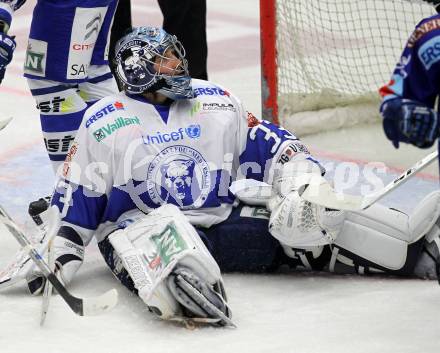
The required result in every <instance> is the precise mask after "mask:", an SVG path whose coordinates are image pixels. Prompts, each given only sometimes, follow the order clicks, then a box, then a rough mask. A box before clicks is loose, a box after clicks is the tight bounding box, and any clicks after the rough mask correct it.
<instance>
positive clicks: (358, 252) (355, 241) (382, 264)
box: [333, 191, 440, 274]
mask: <svg viewBox="0 0 440 353" xmlns="http://www.w3.org/2000/svg"><path fill="white" fill-rule="evenodd" d="M439 216H440V192H439V191H435V192H432V193H431V194H429V195H428V196H426V197H425V198H424V199H423V200H422V201H421V202H420V203H419V204H418V205H417V207H416V208H415V209H414V211H413V212H412V213H411V214H410V215H407V214H405V213H403V212H401V211H398V210H394V209H389V208H386V207H384V206H381V205H379V204H374V205H372V206H371V207H370V208H368V209H367V210H364V211H360V212H347V215H346V220H345V223H344V226H343V228H342V230H341V232H340V234H339V235H338V237H337V239H336V240H335V243H334V245H335V248H339V249H340V254H343V256H341V255H337V256H338V257H339V258H338V260H340V261H341V262H343V263H347V264H348V263H349V262H350V257H359V258H362V259H364V260H366V261H368V262H370V263H371V264H372V265H373V266H374V265H376V267H377V268H381V269H385V270H390V271H401V270H403V271H404V272H405V273H404V274H412V273H413V270H414V266H415V263H416V261H417V258H418V256H419V254H420V251H421V249H420V248H421V245H422V244H423V242H424V240H423V239H422V238H423V237H424V236H425V235H427V234H428V233H430V231H431V229H432V228H433V227H435V222H436V221H437V219H438V218H439ZM347 258H348V259H347ZM333 263H335V262H334V261H333ZM402 274H403V273H402Z"/></svg>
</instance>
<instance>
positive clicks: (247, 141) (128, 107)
mask: <svg viewBox="0 0 440 353" xmlns="http://www.w3.org/2000/svg"><path fill="white" fill-rule="evenodd" d="M192 87H193V91H194V96H195V98H193V99H185V100H177V101H173V102H172V104H171V105H163V106H161V105H152V104H150V103H149V102H148V101H146V100H145V99H144V98H143V97H142V96H141V95H126V94H125V93H119V94H116V95H113V96H109V97H106V98H104V99H102V100H100V101H99V102H97V103H96V104H95V105H93V106H92V107H91V108H89V109H88V110H87V112H86V113H85V116H84V119H83V122H82V126H81V127H80V129H79V131H78V135H77V137H76V139H75V141H74V143H73V145H72V147H71V149H70V151H69V153H68V156H67V159H66V161H65V163H64V165H63V167H62V172H61V173H60V174H62V176H61V178H60V180H59V182H58V184H57V188H56V192H55V194H54V197H53V199H52V203H53V204H55V205H57V206H58V208H59V209H60V210H61V214H62V217H63V222H64V225H68V226H71V227H73V228H74V229H75V230H76V231H77V232H78V233H80V234H81V235H82V237H83V240H84V242H85V243H87V242H88V241H89V240H90V239H91V237H92V235H93V234H94V233H95V234H96V236H97V238H98V241H100V240H102V239H103V238H104V237H105V235H107V234H109V233H110V232H111V231H113V230H114V229H116V228H118V227H124V222H125V221H124V219H126V218H127V217H125V215H127V214H130V211H132V210H136V211H137V210H141V211H142V212H144V213H148V212H150V211H151V210H153V209H155V208H157V207H159V206H161V205H162V204H165V203H171V204H174V205H176V206H178V207H179V208H180V209H181V210H182V211H183V212H184V213H185V215H186V216H187V217H188V218H189V220H190V221H191V223H192V224H193V225H199V226H203V227H209V226H211V225H213V224H216V223H219V222H221V221H223V220H225V219H226V218H227V217H228V216H229V214H230V213H231V210H232V207H233V205H234V202H235V198H234V196H233V195H232V194H231V193H230V191H229V186H230V184H231V182H232V181H233V180H236V179H237V178H240V179H242V178H252V179H255V180H259V181H265V182H268V183H270V181H271V172H272V171H273V168H274V166H275V165H276V164H277V163H285V162H287V161H289V160H292V159H295V158H298V159H311V160H313V158H312V157H311V156H310V154H309V152H308V150H307V148H306V147H305V146H304V145H303V144H302V143H301V142H300V141H298V139H297V138H296V137H295V136H294V135H292V134H291V133H290V132H288V131H287V130H285V129H283V128H280V127H277V126H276V125H274V124H272V123H270V122H268V121H260V120H258V119H257V118H256V117H255V116H254V115H252V114H251V113H248V112H246V111H245V110H244V108H243V106H242V104H241V103H240V101H239V100H238V99H237V98H236V97H234V96H233V95H232V94H230V93H229V92H228V91H226V90H225V89H223V88H221V87H220V86H218V85H215V84H213V83H210V82H207V81H202V80H192ZM313 161H314V160H313ZM137 212H138V211H137Z"/></svg>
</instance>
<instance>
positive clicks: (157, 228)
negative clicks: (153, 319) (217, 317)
mask: <svg viewBox="0 0 440 353" xmlns="http://www.w3.org/2000/svg"><path fill="white" fill-rule="evenodd" d="M109 241H110V243H111V245H112V246H113V248H114V250H115V252H116V254H117V256H118V257H119V259H120V260H121V262H122V265H123V267H124V268H125V270H126V271H127V272H128V274H129V276H130V277H131V279H132V281H133V283H134V287H135V288H136V290H137V292H138V295H139V297H140V298H141V299H142V300H143V301H144V302H145V303H146V304H147V305H148V307H149V308H150V309H151V310H152V311H153V312H155V313H156V314H157V315H159V316H160V317H161V318H163V319H173V318H178V317H184V316H185V315H186V314H187V311H184V310H182V308H183V307H185V308H186V310H190V308H188V307H187V306H185V305H183V302H184V300H180V299H181V298H182V297H179V296H178V294H179V293H181V291H178V290H177V289H176V288H177V287H179V286H178V285H175V286H173V284H172V283H174V284H176V283H177V282H176V281H175V278H177V277H176V276H180V277H182V278H184V279H188V278H191V279H197V280H194V281H195V282H197V283H199V284H200V285H201V288H202V290H201V293H202V295H204V293H205V294H206V293H209V294H210V295H211V296H212V297H213V296H214V294H213V292H216V289H215V288H217V287H218V286H219V284H220V286H222V285H221V283H222V278H221V274H220V269H219V267H218V265H217V263H216V262H215V260H214V259H213V257H212V256H211V254H210V253H209V251H208V250H207V249H206V247H205V245H204V244H203V242H202V241H201V239H200V238H199V236H198V234H197V231H196V230H195V229H194V227H193V226H192V225H191V224H190V223H189V221H188V220H187V218H186V217H185V216H184V215H183V213H182V212H181V211H180V210H179V209H178V208H177V207H176V206H173V205H164V206H162V207H160V208H158V209H156V210H154V211H153V212H151V213H150V214H148V215H146V216H144V217H142V218H140V219H138V220H137V221H135V222H134V223H132V224H130V225H129V226H128V227H127V228H125V229H121V230H117V231H116V232H114V233H112V234H111V235H110V236H109ZM179 268H184V269H186V272H185V271H184V273H185V276H184V275H182V273H180V272H181V271H178V269H179ZM189 273H190V274H191V275H189ZM170 276H171V277H172V278H174V280H170V279H169V278H170ZM180 277H179V278H180ZM170 281H171V282H170ZM178 282H179V283H182V282H181V280H179V281H178ZM170 284H171V285H170ZM196 287H197V286H196ZM170 288H173V289H170ZM208 288H209V289H210V291H208ZM176 295H177V296H176ZM219 295H220V296H221V297H223V295H224V293H220V292H219ZM211 299H212V298H211ZM223 299H225V298H224V297H223ZM208 300H209V298H208ZM216 303H217V302H216ZM225 305H226V304H225ZM218 308H219V307H218ZM220 310H221V309H220ZM198 314H199V312H193V317H194V316H197V315H198Z"/></svg>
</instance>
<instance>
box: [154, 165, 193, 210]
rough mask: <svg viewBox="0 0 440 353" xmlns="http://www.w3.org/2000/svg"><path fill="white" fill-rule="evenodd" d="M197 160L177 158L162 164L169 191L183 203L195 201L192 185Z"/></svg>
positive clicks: (188, 203)
mask: <svg viewBox="0 0 440 353" xmlns="http://www.w3.org/2000/svg"><path fill="white" fill-rule="evenodd" d="M194 166H195V162H194V161H192V160H190V159H187V160H185V159H177V160H174V161H171V162H170V163H168V164H164V165H162V166H161V168H160V170H161V172H162V175H163V178H164V180H165V186H166V189H167V192H168V193H169V194H170V195H171V196H172V197H173V198H174V199H175V200H176V201H181V202H182V205H191V204H192V203H193V199H192V193H191V186H192V181H193V177H194Z"/></svg>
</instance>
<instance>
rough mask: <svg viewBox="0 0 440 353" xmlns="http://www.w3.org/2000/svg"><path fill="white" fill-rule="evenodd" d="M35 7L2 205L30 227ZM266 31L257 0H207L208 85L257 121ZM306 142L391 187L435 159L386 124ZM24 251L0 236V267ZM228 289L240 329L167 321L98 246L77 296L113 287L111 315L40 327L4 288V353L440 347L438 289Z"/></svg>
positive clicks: (58, 305) (405, 198) (409, 194)
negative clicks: (115, 299)
mask: <svg viewBox="0 0 440 353" xmlns="http://www.w3.org/2000/svg"><path fill="white" fill-rule="evenodd" d="M34 3H35V1H28V2H27V3H26V5H25V6H24V7H23V8H22V9H21V11H20V12H19V13H18V14H17V15H16V17H15V19H14V23H13V27H12V29H11V33H14V34H16V35H17V40H18V45H19V47H18V50H17V54H16V56H15V58H14V63H13V64H12V65H11V67H10V68H8V72H7V77H6V79H5V81H4V82H3V84H2V85H1V86H0V104H1V106H2V112H1V117H9V116H14V120H13V121H12V122H11V124H10V126H8V127H7V128H6V129H5V130H4V131H2V132H1V133H0V143H1V149H0V190H1V193H0V204H2V205H4V206H5V207H6V208H7V210H8V211H9V212H10V213H11V214H12V215H13V216H14V217H15V218H16V219H17V220H18V221H19V222H20V223H21V224H23V225H24V226H25V227H26V228H29V227H30V220H29V218H28V217H27V216H26V210H27V205H28V203H29V202H30V201H31V200H35V199H36V198H39V197H41V196H45V195H47V194H48V193H49V192H50V189H51V186H52V182H53V179H52V171H51V167H50V165H49V163H48V161H47V159H46V154H45V151H44V146H43V143H42V141H41V134H40V130H39V120H38V112H37V110H36V109H35V103H34V101H33V99H32V97H30V95H29V93H28V90H27V86H26V83H25V80H24V79H23V78H21V74H22V69H21V68H22V62H23V58H24V52H25V48H26V36H27V33H28V30H29V23H30V16H31V10H32V6H33V4H34ZM132 3H133V6H134V7H133V16H134V22H135V23H136V24H147V23H148V22H149V21H151V22H150V24H156V25H160V23H161V15H160V11H159V9H158V6H157V3H156V1H155V0H132ZM258 26H259V19H258V1H257V0H240V1H233V0H222V1H218V0H217V1H208V40H209V73H210V78H211V80H213V81H216V82H218V83H220V84H222V85H224V86H225V87H228V88H229V89H230V90H231V91H233V92H234V93H236V94H237V95H238V96H240V97H241V98H242V100H243V101H244V102H245V103H246V105H247V106H248V107H249V109H250V110H252V111H253V112H254V113H255V114H256V115H259V114H260V88H259V87H260V79H259V75H260V68H259V35H258V32H259V27H258ZM1 117H0V118H1ZM0 120H1V119H0ZM304 140H305V141H306V142H307V143H308V144H309V145H310V146H311V149H312V151H313V152H314V154H315V155H316V156H317V157H318V158H320V159H321V160H322V162H323V164H324V165H326V166H327V167H328V168H329V173H330V174H331V173H335V172H336V170H338V171H339V173H340V175H347V174H345V172H344V170H343V168H349V167H348V164H345V165H342V167H341V163H348V162H350V163H355V165H357V166H359V168H360V169H359V170H362V168H364V167H365V165H366V164H367V163H368V162H370V161H383V162H385V163H386V165H387V166H389V167H393V168H394V169H393V168H391V169H389V170H388V173H387V174H380V173H379V174H378V175H379V176H380V177H381V178H382V179H384V180H385V181H386V180H391V178H393V177H394V176H396V175H397V173H398V172H399V170H401V169H404V168H406V167H408V166H409V165H411V164H412V163H414V162H415V161H416V160H417V159H419V158H421V156H423V155H424V154H426V153H428V151H420V150H416V149H414V148H412V149H411V148H402V149H401V150H398V151H395V150H393V149H392V147H390V145H389V144H388V143H387V141H385V139H384V137H383V134H382V132H381V130H380V126H368V127H363V128H357V129H354V130H347V131H338V132H332V133H326V134H321V135H319V136H310V137H306V138H305V139H304ZM338 166H340V167H339V169H337V168H338ZM399 168H400V169H399ZM436 168H437V167H431V169H429V170H428V171H427V172H425V173H424V174H423V175H422V176H423V177H422V178H420V177H419V178H414V180H413V181H411V182H410V183H409V184H407V185H405V186H403V187H402V188H401V190H400V191H399V192H396V193H393V194H390V196H389V197H388V198H387V199H386V200H385V202H386V203H388V204H389V205H392V206H394V207H401V208H404V209H405V210H408V211H410V210H411V208H412V207H413V205H414V204H415V203H416V201H417V200H420V199H421V198H422V197H423V196H424V195H426V194H427V193H428V192H430V191H431V190H435V189H436V188H437V186H438V182H437V172H436ZM348 170H349V169H347V171H348ZM350 170H351V169H350ZM341 171H342V172H341ZM390 172H391V173H390ZM347 173H348V172H347ZM347 178H348V177H347ZM347 180H348V179H347ZM340 182H341V183H342V186H344V187H345V185H350V187H349V188H347V191H350V192H354V193H356V192H359V191H360V187H361V186H362V184H363V182H362V178H361V179H359V181H358V182H357V183H356V184H353V185H351V184H344V182H345V181H344V179H343V178H341V179H340ZM17 248H18V245H17V244H16V243H15V240H14V239H12V237H10V236H8V235H7V234H4V233H1V234H0V264H5V263H6V262H7V261H8V260H9V259H10V258H11V256H12V254H14V252H15V251H16V249H17ZM225 285H226V289H227V292H228V297H229V302H230V306H231V308H232V311H233V318H234V321H235V323H236V324H237V325H238V329H235V330H234V329H216V328H197V329H195V330H192V331H191V330H188V329H186V328H184V327H183V326H182V325H178V324H171V323H167V322H162V321H160V320H158V319H156V318H155V317H153V316H152V315H150V314H149V313H148V312H147V311H146V309H145V307H144V305H143V304H142V303H141V302H140V300H138V299H137V298H136V297H133V296H131V295H130V294H129V293H128V291H127V290H125V289H124V288H123V287H122V286H120V285H119V284H118V283H117V282H116V281H115V280H114V278H113V277H112V275H111V273H110V272H109V271H108V270H107V268H106V267H105V265H104V263H103V261H102V259H101V257H100V255H99V252H98V250H97V247H96V244H94V243H92V244H91V246H90V247H89V248H88V250H87V252H86V262H85V264H84V266H83V267H82V268H81V270H80V272H79V274H78V276H77V277H76V278H75V280H74V281H73V283H72V285H71V287H70V289H71V291H72V293H73V294H75V295H77V296H93V295H97V294H101V293H103V292H104V291H106V290H108V289H110V288H112V287H115V288H116V289H117V290H118V291H119V295H120V301H119V304H118V306H117V307H116V308H115V309H114V310H113V311H112V312H110V313H108V314H106V315H104V316H99V317H89V318H83V317H77V316H75V315H74V314H73V313H72V312H71V311H70V309H69V308H68V307H67V305H66V304H65V303H64V302H63V301H62V299H61V298H60V297H58V296H55V297H54V298H52V300H51V304H50V308H49V313H48V316H47V319H46V324H45V326H44V327H42V328H40V327H39V326H38V323H39V315H40V307H41V298H38V297H31V296H29V295H28V294H27V292H26V289H25V286H24V284H23V285H19V286H17V287H14V288H10V289H7V290H4V291H2V292H0V352H1V353H18V352H20V353H22V352H31V351H42V352H45V353H60V352H63V353H78V352H83V353H141V352H142V353H143V352H158V353H159V352H160V353H165V352H172V353H179V352H182V353H183V352H185V353H188V352H206V353H207V352H222V353H226V352H227V353H234V352H242V353H244V352H280V353H281V352H286V353H291V352H292V353H320V352H325V353H330V352H335V353H344V352H347V353H373V352H380V353H387V352H389V353H416V352H423V353H431V352H432V353H434V352H438V351H439V348H440V338H439V336H440V331H439V329H440V287H439V286H438V284H437V283H436V282H434V281H422V280H409V279H396V278H386V277H368V278H367V277H360V276H336V275H329V274H325V273H314V274H312V273H294V272H287V273H285V272H281V273H277V274H270V275H249V274H227V275H225Z"/></svg>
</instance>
